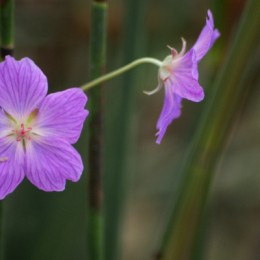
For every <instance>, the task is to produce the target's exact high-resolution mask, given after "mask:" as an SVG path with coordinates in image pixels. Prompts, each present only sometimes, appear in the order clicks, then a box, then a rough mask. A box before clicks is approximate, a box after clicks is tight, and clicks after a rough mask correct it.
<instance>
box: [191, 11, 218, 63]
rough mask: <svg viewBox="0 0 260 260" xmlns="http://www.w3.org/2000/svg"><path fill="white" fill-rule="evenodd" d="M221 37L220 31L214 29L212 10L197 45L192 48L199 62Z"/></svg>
mask: <svg viewBox="0 0 260 260" xmlns="http://www.w3.org/2000/svg"><path fill="white" fill-rule="evenodd" d="M219 36H220V34H219V32H218V30H216V29H214V20H213V16H212V13H211V11H210V10H208V18H207V19H206V25H205V26H204V28H203V29H202V31H201V33H200V35H199V37H198V39H197V41H196V43H195V44H194V46H193V47H192V48H193V49H194V50H195V52H196V58H197V61H200V60H201V59H202V58H203V57H204V56H205V54H206V53H207V52H208V51H209V49H210V48H211V47H212V45H213V43H214V42H215V41H216V39H217V38H218V37H219Z"/></svg>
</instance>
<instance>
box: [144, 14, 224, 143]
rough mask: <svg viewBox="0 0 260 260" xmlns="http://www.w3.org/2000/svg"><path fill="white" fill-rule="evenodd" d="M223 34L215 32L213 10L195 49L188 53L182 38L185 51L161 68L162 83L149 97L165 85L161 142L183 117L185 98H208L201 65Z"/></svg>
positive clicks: (158, 138)
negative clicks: (183, 101) (199, 68)
mask: <svg viewBox="0 0 260 260" xmlns="http://www.w3.org/2000/svg"><path fill="white" fill-rule="evenodd" d="M219 35H220V34H219V32H218V30H217V29H214V21H213V17H212V14H211V12H210V11H208V19H206V25H205V26H204V28H203V29H202V31H201V33H200V35H199V38H198V39H197V41H196V43H195V44H194V45H193V47H192V48H191V49H190V50H189V51H188V52H186V53H185V51H186V42H185V40H184V39H182V44H183V45H182V50H181V51H180V53H178V52H177V51H176V50H175V49H174V48H170V49H171V55H169V56H167V57H166V58H165V59H164V60H163V62H162V65H161V67H160V69H159V84H158V86H157V88H156V89H155V90H153V91H151V92H145V93H146V94H154V93H156V92H157V91H159V90H160V89H161V88H162V87H163V86H164V87H165V99H164V104H163V108H162V111H161V114H160V117H159V119H158V121H157V126H156V128H157V129H158V132H157V134H156V135H157V140H156V143H158V144H159V143H160V142H161V140H162V138H163V136H164V134H165V132H166V130H167V127H168V125H169V124H171V122H172V121H173V120H174V119H176V118H178V117H179V116H180V114H181V102H182V99H183V98H185V99H188V100H191V101H194V102H199V101H201V100H202V99H203V98H204V91H203V88H202V87H201V86H200V84H199V82H198V78H199V74H198V68H197V64H198V62H199V61H200V60H201V59H202V58H203V57H204V55H205V54H206V53H207V52H208V51H209V49H210V48H211V47H212V45H213V44H214V42H215V40H216V39H217V38H218V37H219Z"/></svg>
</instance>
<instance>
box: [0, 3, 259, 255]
mask: <svg viewBox="0 0 260 260" xmlns="http://www.w3.org/2000/svg"><path fill="white" fill-rule="evenodd" d="M245 2H246V1H243V0H226V1H224V0H214V1H213V0H212V1H210V0H193V1H189V0H182V1H177V0H161V1H156V0H149V1H148V0H139V1H133V0H128V1H127V0H125V1H120V0H111V1H109V13H108V18H109V22H108V46H107V62H108V64H107V71H111V70H113V69H115V68H117V67H119V66H121V65H124V63H125V62H126V61H130V60H132V59H134V58H138V57H142V56H152V57H156V58H159V59H163V58H164V57H165V56H166V55H168V54H169V50H168V49H167V48H166V45H170V46H172V47H176V48H177V49H180V47H181V40H180V37H184V38H185V39H186V40H187V42H188V47H191V46H192V44H193V43H194V42H195V40H196V37H197V36H198V34H199V33H200V30H201V29H202V27H203V26H204V23H205V17H206V12H207V9H208V8H210V9H211V10H212V12H213V15H214V18H215V22H216V27H217V28H219V30H220V32H221V38H220V39H219V40H218V41H217V43H216V44H215V46H214V48H213V49H212V51H211V52H210V53H209V54H208V55H207V56H206V57H205V59H204V60H203V61H202V62H201V63H200V66H199V70H200V83H201V85H202V86H203V87H204V88H205V89H206V92H207V89H209V88H210V87H211V86H212V83H213V81H214V77H215V75H216V74H217V72H218V70H219V68H220V66H221V62H222V60H223V58H224V57H225V54H226V51H227V48H228V47H229V44H230V40H231V36H232V34H233V32H234V31H235V30H236V26H237V23H238V20H239V18H240V15H241V12H242V10H243V6H244V3H245ZM133 3H135V4H134V5H133ZM15 25H16V28H15V38H16V51H15V56H16V57H17V58H22V57H24V56H28V57H30V58H31V59H33V60H34V61H35V62H36V64H37V65H38V66H39V67H40V68H41V69H42V70H43V71H44V73H45V74H46V75H47V77H48V80H49V91H50V92H54V91H58V90H62V89H65V88H68V87H71V86H80V85H82V84H84V83H85V82H87V81H88V72H89V64H88V60H89V31H90V1H83V0H74V1H68V0H38V1H33V0H18V1H16V10H15ZM255 52H256V58H257V57H258V60H259V57H260V52H259V49H258V50H257V51H255ZM238 62H239V57H238ZM256 64H258V65H259V63H256ZM129 82H130V84H129ZM253 82H254V84H255V85H254V87H253V88H252V91H251V92H250V93H248V96H247V98H246V102H245V104H244V106H243V109H241V111H239V113H241V114H240V118H239V121H238V122H237V124H236V125H235V127H234V129H233V130H234V131H233V134H232V138H231V139H230V142H229V144H227V149H226V150H225V152H224V153H223V154H222V156H221V160H219V164H218V167H217V173H216V178H215V179H214V182H213V185H212V189H211V196H210V201H209V206H208V213H207V215H208V218H207V222H206V223H205V230H206V239H205V253H204V259H205V260H233V259H236V260H257V259H260V188H259V187H260V175H259V169H260V160H259V154H260V137H259V133H260V120H259V116H260V102H259V98H260V89H259V83H260V78H259V75H258V78H255V79H253ZM156 84H157V69H156V68H155V67H153V66H152V65H143V66H142V67H139V68H138V69H135V70H134V71H133V72H131V73H128V74H127V75H126V76H124V77H121V78H118V79H115V80H112V81H110V82H108V83H107V84H106V88H105V89H104V91H103V92H104V93H103V94H104V113H105V133H106V134H105V138H104V139H105V140H106V143H107V147H106V148H105V152H104V154H105V155H106V158H105V160H104V168H105V166H106V165H107V166H109V169H106V168H105V171H104V173H105V174H106V176H105V180H108V181H107V182H110V185H108V186H107V187H108V188H107V190H108V194H110V193H109V189H110V187H111V186H113V183H118V176H117V175H116V174H115V172H116V171H117V170H118V169H120V170H121V171H122V172H120V170H119V174H122V176H124V177H122V181H124V185H122V191H124V193H122V191H121V193H120V194H121V195H120V194H119V195H118V194H114V195H113V196H119V197H120V196H122V198H124V197H126V199H125V202H124V207H122V215H121V216H122V220H121V221H120V222H118V223H119V225H120V247H121V256H120V259H123V260H145V259H153V258H152V257H153V255H154V253H155V252H156V249H157V247H158V243H159V241H160V239H161V236H162V231H163V228H164V227H165V224H166V221H167V219H168V211H169V210H168V209H169V206H170V198H171V197H172V194H174V192H176V187H177V186H178V184H179V177H180V176H178V168H179V166H180V161H181V160H182V158H183V157H184V154H185V153H186V151H187V148H188V146H189V144H190V142H191V138H192V135H193V132H194V129H195V126H196V123H197V121H198V118H199V117H200V113H201V110H202V108H203V104H195V103H192V102H187V101H184V104H183V114H182V117H181V118H180V119H178V120H176V121H175V122H174V123H173V124H172V125H171V126H170V127H169V128H168V131H167V133H166V136H165V137H164V140H163V142H162V144H161V145H156V144H155V137H154V134H155V132H156V129H155V125H156V121H157V118H158V116H159V113H160V110H161V106H162V103H163V95H164V93H163V91H162V92H161V93H158V94H157V95H154V96H151V97H147V96H145V95H143V94H142V91H143V90H151V89H153V88H154V87H155V86H156ZM132 90H133V91H132ZM125 91H126V92H127V91H130V92H129V96H128V95H127V96H124V93H126V92H125ZM124 99H126V101H124ZM122 100H123V102H130V105H128V108H127V109H128V111H129V113H128V115H129V116H126V118H127V122H129V124H128V125H127V126H126V130H127V134H126V137H125V139H126V140H127V141H125V145H126V149H127V151H126V160H124V162H123V166H122V167H121V168H120V167H118V164H120V163H122V161H118V162H117V158H115V157H113V154H114V151H115V149H116V148H115V147H116V145H115V147H114V145H113V144H114V143H116V142H117V141H118V140H120V138H121V136H120V131H121V128H120V127H122V125H120V124H119V123H118V122H121V121H120V118H119V117H120V115H121V111H123V110H124V106H123V105H124V103H123V102H122ZM127 100H128V101H127ZM241 106H242V104H241ZM86 136H87V134H86V129H85V130H84V131H83V133H82V137H81V139H80V141H79V142H78V143H77V145H76V147H77V148H78V149H79V150H80V152H81V154H82V157H83V160H84V161H86V160H87V159H86V158H87V155H86V151H87V147H86V145H87V144H86ZM121 159H122V158H121ZM122 160H123V159H122ZM120 178H121V177H120ZM86 183H87V172H86V171H85V172H84V174H83V176H82V178H81V180H80V181H79V182H78V183H69V182H68V183H67V188H66V191H64V192H63V193H44V192H42V191H39V190H38V189H36V188H35V187H34V186H32V185H31V184H30V183H29V182H28V181H24V182H23V183H22V184H21V185H20V186H19V187H18V188H17V189H16V191H15V192H14V193H13V194H11V195H10V196H9V197H8V198H6V199H5V200H4V223H3V224H4V244H5V256H6V259H7V260H16V259H26V260H30V259H32V260H41V259H42V260H46V259H48V260H57V259H61V260H70V259H77V260H83V259H87V248H86V229H87V227H86V219H87V214H86V212H87V210H86V207H87V203H86V198H87V190H86V186H87V184H86ZM111 183H112V184H111ZM110 192H111V191H110ZM124 195H125V196H124ZM122 198H117V199H118V200H120V199H122ZM110 204H111V207H110ZM110 208H113V201H107V209H106V212H107V211H109V209H110ZM113 212H114V211H113ZM113 212H112V213H111V212H110V213H109V214H111V215H113V214H116V213H113ZM191 217H192V216H191ZM115 219H116V218H115ZM109 232H110V233H109V236H111V240H113V233H112V232H111V231H109ZM187 232H188V230H187ZM89 260H92V259H89Z"/></svg>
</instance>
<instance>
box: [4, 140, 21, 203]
mask: <svg viewBox="0 0 260 260" xmlns="http://www.w3.org/2000/svg"><path fill="white" fill-rule="evenodd" d="M23 178H24V152H23V149H22V145H21V143H17V142H15V143H14V142H13V140H10V139H7V137H5V138H0V199H3V198H5V197H6V195H8V194H10V193H11V192H13V191H14V189H15V188H16V187H17V186H18V185H19V184H20V182H21V181H22V180H23Z"/></svg>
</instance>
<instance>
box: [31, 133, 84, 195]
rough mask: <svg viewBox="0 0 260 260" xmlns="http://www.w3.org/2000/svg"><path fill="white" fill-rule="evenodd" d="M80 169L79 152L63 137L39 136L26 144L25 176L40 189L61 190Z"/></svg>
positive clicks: (73, 178) (78, 175)
mask: <svg viewBox="0 0 260 260" xmlns="http://www.w3.org/2000/svg"><path fill="white" fill-rule="evenodd" d="M82 171H83V164H82V160H81V157H80V155H79V153H78V152H77V151H76V150H75V149H74V148H73V147H72V146H71V145H70V144H69V143H68V142H66V141H64V140H63V139H58V138H45V137H39V138H38V139H37V140H33V141H32V142H28V146H26V176H27V178H28V179H29V180H30V181H31V182H32V183H33V184H34V185H35V186H36V187H38V188H39V189H41V190H44V191H63V190H64V189H65V185H66V180H71V181H78V180H79V178H80V176H81V174H82Z"/></svg>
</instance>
